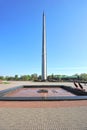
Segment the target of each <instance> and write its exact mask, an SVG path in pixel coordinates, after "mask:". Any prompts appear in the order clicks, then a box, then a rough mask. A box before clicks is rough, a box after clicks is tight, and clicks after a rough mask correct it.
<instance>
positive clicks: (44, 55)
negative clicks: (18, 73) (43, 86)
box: [42, 12, 47, 81]
mask: <svg viewBox="0 0 87 130" xmlns="http://www.w3.org/2000/svg"><path fill="white" fill-rule="evenodd" d="M45 20H46V18H45V14H44V12H43V30H42V81H46V80H47V52H46V21H45Z"/></svg>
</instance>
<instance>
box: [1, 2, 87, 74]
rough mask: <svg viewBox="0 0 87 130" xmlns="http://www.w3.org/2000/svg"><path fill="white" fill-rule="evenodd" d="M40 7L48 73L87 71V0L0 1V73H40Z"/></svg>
mask: <svg viewBox="0 0 87 130" xmlns="http://www.w3.org/2000/svg"><path fill="white" fill-rule="evenodd" d="M43 10H44V11H45V15H46V29H47V30H46V31H47V71H48V74H52V73H54V74H67V75H73V74H75V73H78V74H79V73H87V0H0V75H15V74H18V75H23V74H32V73H37V74H38V75H39V74H41V52H42V13H43Z"/></svg>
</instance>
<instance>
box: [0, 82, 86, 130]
mask: <svg viewBox="0 0 87 130" xmlns="http://www.w3.org/2000/svg"><path fill="white" fill-rule="evenodd" d="M25 84H27V85H28V84H37V83H33V82H10V84H0V90H4V89H7V88H9V87H15V86H19V85H25ZM38 84H46V83H38ZM47 84H48V83H47ZM49 84H55V83H49ZM57 84H63V85H67V86H70V85H72V86H73V87H74V85H73V84H72V83H57ZM84 87H85V88H86V86H84ZM67 102H68V101H67ZM11 103H12V104H13V105H12V104H11ZM16 103H18V104H19V105H18V106H16V105H15V104H16ZM32 103H33V105H32ZM52 103H53V104H54V102H50V103H49V102H48V106H47V105H45V104H47V102H42V104H43V105H40V102H24V104H25V105H24V104H22V102H9V105H7V104H8V102H2V101H0V130H87V101H76V102H73V105H72V102H68V105H66V102H63V101H61V102H59V101H57V102H56V103H55V104H56V105H53V104H52ZM64 103H65V104H64ZM3 104H4V105H3ZM26 104H28V105H26ZM29 104H31V105H30V106H29ZM61 104H62V105H61ZM81 104H82V105H81ZM11 105H12V106H11ZM22 105H24V106H22ZM39 105H40V106H39Z"/></svg>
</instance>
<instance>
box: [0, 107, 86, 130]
mask: <svg viewBox="0 0 87 130" xmlns="http://www.w3.org/2000/svg"><path fill="white" fill-rule="evenodd" d="M0 130H87V107H73V108H71V107H69V108H32V109H31V108H15V109H14V108H0Z"/></svg>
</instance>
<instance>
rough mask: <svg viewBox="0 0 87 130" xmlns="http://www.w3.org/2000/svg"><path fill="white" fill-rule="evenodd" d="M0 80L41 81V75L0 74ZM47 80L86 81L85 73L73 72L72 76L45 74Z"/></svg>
mask: <svg viewBox="0 0 87 130" xmlns="http://www.w3.org/2000/svg"><path fill="white" fill-rule="evenodd" d="M0 80H7V81H12V80H13V81H41V75H37V74H36V73H35V74H31V75H21V76H18V75H15V76H0ZM47 80H48V81H54V82H56V81H59V82H63V81H74V80H80V81H87V73H82V74H75V75H72V76H68V75H55V74H51V75H48V76H47Z"/></svg>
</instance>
